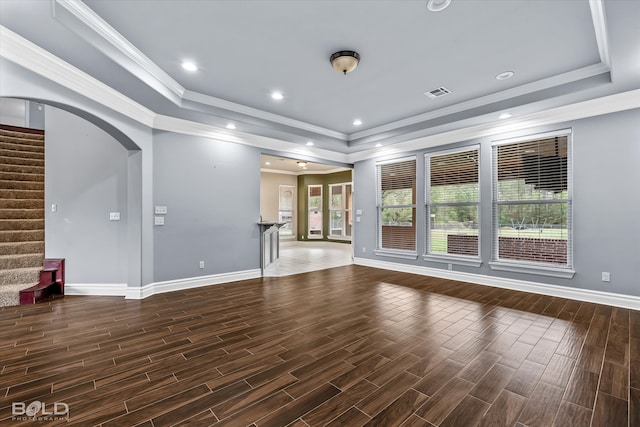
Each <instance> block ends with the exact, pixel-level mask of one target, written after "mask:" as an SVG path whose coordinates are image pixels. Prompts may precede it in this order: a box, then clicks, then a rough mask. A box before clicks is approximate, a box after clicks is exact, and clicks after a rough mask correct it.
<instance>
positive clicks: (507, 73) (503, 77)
mask: <svg viewBox="0 0 640 427" xmlns="http://www.w3.org/2000/svg"><path fill="white" fill-rule="evenodd" d="M514 74H515V73H514V72H513V71H503V72H501V73H500V74H498V75H497V76H496V80H507V79H510V78H511V77H513V75H514Z"/></svg>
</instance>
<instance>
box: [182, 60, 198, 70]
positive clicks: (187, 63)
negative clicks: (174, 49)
mask: <svg viewBox="0 0 640 427" xmlns="http://www.w3.org/2000/svg"><path fill="white" fill-rule="evenodd" d="M182 68H184V69H185V70H187V71H198V66H197V65H196V64H194V63H193V62H191V61H184V62H183V63H182Z"/></svg>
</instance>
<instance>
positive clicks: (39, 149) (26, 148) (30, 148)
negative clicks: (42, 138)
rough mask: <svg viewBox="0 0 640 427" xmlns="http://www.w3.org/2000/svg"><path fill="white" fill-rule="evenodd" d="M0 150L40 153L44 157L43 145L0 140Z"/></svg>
mask: <svg viewBox="0 0 640 427" xmlns="http://www.w3.org/2000/svg"><path fill="white" fill-rule="evenodd" d="M0 148H1V149H3V150H13V151H16V152H25V153H40V154H42V155H43V156H44V145H29V144H22V143H14V142H8V141H7V140H6V139H0Z"/></svg>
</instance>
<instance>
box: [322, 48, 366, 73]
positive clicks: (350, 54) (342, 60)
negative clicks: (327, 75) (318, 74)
mask: <svg viewBox="0 0 640 427" xmlns="http://www.w3.org/2000/svg"><path fill="white" fill-rule="evenodd" d="M329 61H331V66H332V67H333V68H334V70H336V71H337V72H339V73H343V74H347V73H350V72H352V71H353V70H355V69H356V67H357V66H358V62H360V55H359V54H358V52H354V51H352V50H341V51H339V52H336V53H334V54H333V55H331V58H329Z"/></svg>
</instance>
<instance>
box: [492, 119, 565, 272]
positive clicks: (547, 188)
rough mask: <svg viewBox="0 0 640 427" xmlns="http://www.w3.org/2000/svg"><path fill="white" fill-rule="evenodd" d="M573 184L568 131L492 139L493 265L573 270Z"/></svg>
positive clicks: (506, 267) (497, 266) (561, 270)
mask: <svg viewBox="0 0 640 427" xmlns="http://www.w3.org/2000/svg"><path fill="white" fill-rule="evenodd" d="M571 190H572V178H571V134H570V131H561V132H556V133H550V134H544V135H538V136H535V137H530V138H526V139H519V140H510V141H502V142H497V143H494V145H493V223H494V240H493V263H492V268H498V269H500V267H501V265H502V267H504V268H502V269H506V270H510V269H511V268H509V267H508V266H509V265H510V266H512V267H513V266H516V267H517V266H518V265H520V266H522V265H525V266H532V267H534V268H537V269H541V270H549V271H553V270H555V271H556V272H557V273H558V275H560V276H562V274H563V273H562V272H563V270H564V271H565V272H566V273H567V274H570V275H572V274H573V272H572V271H570V269H571V268H572V253H573V251H572V231H573V230H572V226H571V218H572V212H571ZM516 271H517V270H516ZM542 274H547V273H544V272H543V273H542ZM569 277H570V276H569Z"/></svg>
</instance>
